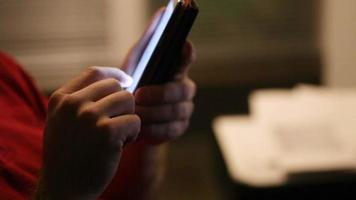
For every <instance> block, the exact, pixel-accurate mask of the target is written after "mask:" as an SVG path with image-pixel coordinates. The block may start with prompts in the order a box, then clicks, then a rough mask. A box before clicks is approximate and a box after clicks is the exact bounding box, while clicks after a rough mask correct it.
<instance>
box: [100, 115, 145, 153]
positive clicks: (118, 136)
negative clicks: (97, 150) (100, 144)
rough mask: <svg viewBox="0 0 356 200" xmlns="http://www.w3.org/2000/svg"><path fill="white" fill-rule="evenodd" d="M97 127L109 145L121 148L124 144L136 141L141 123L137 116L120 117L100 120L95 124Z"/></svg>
mask: <svg viewBox="0 0 356 200" xmlns="http://www.w3.org/2000/svg"><path fill="white" fill-rule="evenodd" d="M97 127H98V128H99V129H100V130H101V132H102V134H103V137H106V138H108V140H109V141H110V142H111V144H116V145H115V146H116V147H117V148H122V147H123V146H124V145H125V144H127V143H131V142H133V141H135V140H136V138H137V136H138V133H139V132H140V127H141V121H140V118H139V117H138V116H137V115H122V116H118V117H114V118H102V119H100V120H99V121H98V122H97Z"/></svg>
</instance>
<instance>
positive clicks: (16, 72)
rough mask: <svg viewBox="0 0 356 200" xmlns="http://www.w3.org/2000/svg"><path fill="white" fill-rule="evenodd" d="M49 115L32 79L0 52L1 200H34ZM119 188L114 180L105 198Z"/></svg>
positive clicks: (110, 197)
mask: <svg viewBox="0 0 356 200" xmlns="http://www.w3.org/2000/svg"><path fill="white" fill-rule="evenodd" d="M46 113H47V99H46V98H45V97H44V96H43V95H42V94H41V93H40V92H39V91H38V89H37V88H36V86H35V84H34V83H33V81H32V79H31V78H30V77H29V76H28V74H26V73H25V72H24V71H23V69H22V68H21V67H20V66H19V65H18V64H17V63H16V62H15V61H14V60H13V59H11V58H10V57H8V56H7V55H5V54H4V53H1V52H0V200H23V199H31V197H32V195H33V194H34V192H35V189H36V183H37V180H38V177H39V172H40V168H41V164H42V163H41V161H42V135H43V129H44V125H45V120H46ZM115 180H116V181H115ZM118 187H120V181H118V177H115V179H114V180H113V181H112V183H111V184H110V187H109V188H108V189H107V190H106V191H105V194H103V195H102V198H103V199H104V198H105V199H113V198H115V195H117V194H116V193H117V192H116V191H117V190H116V188H118Z"/></svg>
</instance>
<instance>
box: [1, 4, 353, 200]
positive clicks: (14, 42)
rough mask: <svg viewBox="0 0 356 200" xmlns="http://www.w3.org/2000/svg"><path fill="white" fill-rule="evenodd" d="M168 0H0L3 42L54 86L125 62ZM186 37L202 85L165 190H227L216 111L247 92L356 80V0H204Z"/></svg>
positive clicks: (243, 101) (240, 107)
mask: <svg viewBox="0 0 356 200" xmlns="http://www.w3.org/2000/svg"><path fill="white" fill-rule="evenodd" d="M166 3H167V0H130V1H125V0H101V1H97V0H72V1H59V0H52V1H46V0H32V1H14V0H0V49H1V50H2V51H5V52H7V53H9V54H12V55H13V56H15V57H16V58H17V59H18V60H19V61H20V62H21V63H22V64H23V65H24V67H25V68H26V69H27V70H28V71H29V72H30V73H31V75H32V76H33V77H34V78H35V79H36V80H37V82H38V84H39V86H40V88H41V89H42V90H43V91H45V92H46V93H48V94H49V93H50V92H51V91H53V90H54V89H55V88H57V87H58V86H59V85H61V84H62V83H63V82H65V81H66V80H68V79H70V78H71V77H73V76H74V75H76V74H78V73H79V72H80V71H81V70H83V69H84V68H86V67H87V66H93V65H100V66H120V63H121V62H122V60H123V58H124V56H125V54H126V52H127V51H128V50H129V48H130V47H131V46H132V45H133V44H134V42H135V41H136V40H137V39H138V38H139V37H140V35H141V34H142V32H143V30H144V29H145V27H146V26H147V23H148V22H149V19H150V16H151V15H152V14H153V13H154V12H155V10H157V9H158V8H159V7H161V6H164V5H165V4H166ZM198 4H199V7H200V10H201V12H200V15H199V17H198V20H197V22H196V24H195V27H194V28H193V30H192V33H191V36H190V40H192V41H193V43H194V44H195V46H196V49H197V56H198V59H197V61H196V63H195V64H194V65H193V66H192V69H191V76H192V78H193V79H194V80H195V81H196V82H197V84H198V87H199V90H198V94H197V97H196V100H195V101H196V112H195V114H194V116H193V119H192V123H191V127H190V129H189V130H188V134H187V135H186V136H184V137H183V138H182V139H181V140H179V141H177V142H174V143H173V144H172V145H171V149H170V155H169V159H168V167H167V176H166V180H165V182H164V184H163V188H162V191H161V193H160V195H159V196H160V199H173V200H174V199H206V200H209V199H227V198H228V196H229V189H230V185H231V184H229V180H228V179H229V178H228V177H227V175H226V170H225V166H224V163H223V161H222V159H221V156H220V153H219V149H218V147H217V144H216V141H215V139H214V137H213V134H212V129H211V123H212V120H213V119H214V118H215V117H216V116H218V115H223V114H237V113H248V112H249V111H248V101H247V97H248V95H249V94H250V93H251V92H252V91H254V90H256V89H261V88H275V87H278V88H281V87H282V88H291V87H293V86H295V85H296V84H299V83H311V84H317V85H319V84H323V85H329V86H333V87H338V86H354V84H356V68H355V67H354V65H355V63H356V59H355V58H356V56H355V53H356V24H355V23H356V13H355V12H354V8H356V1H354V0H340V1H333V0H298V1H295V0H265V1H259V0H219V1H212V0H198Z"/></svg>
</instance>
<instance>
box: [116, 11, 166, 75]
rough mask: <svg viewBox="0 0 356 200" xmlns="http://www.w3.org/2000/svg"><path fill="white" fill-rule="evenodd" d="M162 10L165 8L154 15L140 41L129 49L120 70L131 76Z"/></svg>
mask: <svg viewBox="0 0 356 200" xmlns="http://www.w3.org/2000/svg"><path fill="white" fill-rule="evenodd" d="M164 10H165V8H161V9H159V10H158V11H157V12H156V13H155V14H154V16H153V17H152V19H151V22H150V23H149V25H148V26H147V28H146V30H145V32H144V34H143V35H142V36H141V38H140V40H139V41H138V42H137V43H136V44H135V45H134V46H133V47H132V48H131V49H130V51H129V53H128V54H127V56H126V58H125V60H124V63H123V67H122V70H124V71H125V72H126V73H128V74H132V72H133V70H134V68H135V67H136V65H137V62H138V59H139V58H140V56H141V54H142V53H143V51H144V49H145V47H146V46H147V44H148V41H149V40H150V39H151V37H152V35H153V33H154V31H155V29H156V27H157V25H158V22H159V20H160V19H161V16H162V14H163V12H164Z"/></svg>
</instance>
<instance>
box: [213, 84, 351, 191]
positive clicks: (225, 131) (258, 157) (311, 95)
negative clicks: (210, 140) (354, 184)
mask: <svg viewBox="0 0 356 200" xmlns="http://www.w3.org/2000/svg"><path fill="white" fill-rule="evenodd" d="M249 102H250V110H251V114H250V115H249V116H222V117H219V118H217V119H216V120H215V122H214V131H215V135H216V138H217V140H218V143H219V146H220V147H221V150H222V153H223V156H224V159H225V161H226V163H227V167H228V170H229V172H230V174H231V176H232V177H233V178H234V179H235V180H237V181H240V182H244V183H246V184H251V185H254V186H272V185H281V184H284V183H286V182H288V181H289V179H288V177H289V175H291V174H293V175H295V174H301V173H313V172H316V173H320V172H325V174H327V172H330V171H333V172H335V171H340V172H345V171H347V172H349V171H354V170H355V171H356V90H351V89H349V90H348V89H344V90H336V89H327V88H318V87H307V86H301V87H297V88H295V89H293V90H287V89H285V90H284V89H283V90H282V89H281V90H263V91H257V92H255V93H253V94H252V95H251V97H250V99H249Z"/></svg>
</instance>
